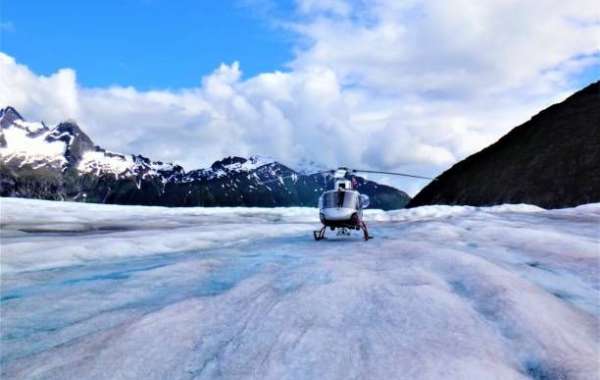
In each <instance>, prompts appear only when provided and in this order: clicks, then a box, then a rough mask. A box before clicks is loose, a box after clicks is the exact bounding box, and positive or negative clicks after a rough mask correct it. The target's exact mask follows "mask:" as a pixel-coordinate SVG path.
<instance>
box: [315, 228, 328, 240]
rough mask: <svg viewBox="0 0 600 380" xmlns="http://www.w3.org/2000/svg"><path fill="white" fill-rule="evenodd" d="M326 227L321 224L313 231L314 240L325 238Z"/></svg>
mask: <svg viewBox="0 0 600 380" xmlns="http://www.w3.org/2000/svg"><path fill="white" fill-rule="evenodd" d="M326 228H327V227H326V226H323V227H322V228H321V229H320V230H318V231H313V236H314V237H315V240H323V239H325V229H326Z"/></svg>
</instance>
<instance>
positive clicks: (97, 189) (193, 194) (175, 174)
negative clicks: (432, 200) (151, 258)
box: [0, 107, 409, 209]
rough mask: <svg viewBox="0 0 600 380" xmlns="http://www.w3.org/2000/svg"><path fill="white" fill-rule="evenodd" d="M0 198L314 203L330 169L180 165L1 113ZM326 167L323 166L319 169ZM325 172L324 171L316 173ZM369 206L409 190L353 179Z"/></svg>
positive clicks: (259, 160)
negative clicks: (187, 168)
mask: <svg viewBox="0 0 600 380" xmlns="http://www.w3.org/2000/svg"><path fill="white" fill-rule="evenodd" d="M0 126H1V128H0V195H1V196H16V197H24V198H41V199H68V200H80V201H88V202H99V203H115V204H140V205H165V206H314V205H316V202H317V199H318V196H319V195H320V194H321V192H322V191H323V190H325V189H327V188H328V187H329V186H331V183H332V178H331V177H330V176H329V175H327V174H310V173H311V172H312V173H314V172H315V170H311V168H314V167H315V164H314V163H308V162H307V163H306V164H305V165H301V166H302V168H301V169H300V170H298V171H295V170H293V169H291V168H289V167H288V166H286V165H283V164H281V163H279V162H277V161H275V160H274V159H272V158H269V157H263V156H251V157H249V158H243V157H235V156H233V157H227V158H224V159H222V160H220V161H216V162H215V163H213V164H212V165H211V166H210V167H209V168H204V169H197V170H191V171H187V172H186V171H185V170H184V169H183V167H181V166H180V165H176V164H173V163H165V162H161V161H152V160H151V159H149V158H147V157H144V156H141V155H134V154H121V153H116V152H111V151H108V150H106V149H103V148H101V147H99V146H97V145H95V144H94V143H93V142H92V140H91V139H90V138H89V137H88V136H87V135H86V134H85V133H84V132H83V131H82V130H81V128H80V127H79V126H78V125H77V124H76V123H75V122H74V121H67V122H63V123H60V124H58V125H57V126H55V127H52V128H51V127H49V126H47V125H46V124H44V123H43V122H29V121H26V120H25V119H24V118H23V117H22V116H21V115H20V114H19V113H18V112H17V111H16V110H15V109H14V108H12V107H6V108H4V109H2V110H0ZM320 169H322V168H320ZM317 171H321V170H317ZM356 179H357V182H358V186H359V190H361V191H362V192H365V193H366V194H368V195H369V196H370V197H371V204H372V207H375V208H383V209H394V208H402V207H404V205H405V204H406V203H407V202H408V201H409V197H408V196H407V195H406V193H404V192H402V191H400V190H397V189H394V188H392V187H389V186H384V185H378V184H376V183H375V182H371V181H366V180H364V179H362V178H360V177H356Z"/></svg>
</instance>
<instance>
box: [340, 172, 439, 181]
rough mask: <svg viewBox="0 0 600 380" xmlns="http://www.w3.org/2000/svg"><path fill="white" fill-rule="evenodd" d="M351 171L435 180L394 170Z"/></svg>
mask: <svg viewBox="0 0 600 380" xmlns="http://www.w3.org/2000/svg"><path fill="white" fill-rule="evenodd" d="M351 172H352V173H373V174H389V175H398V176H402V177H411V178H420V179H429V180H432V181H435V180H436V178H430V177H423V176H420V175H414V174H407V173H395V172H380V171H377V170H361V169H352V170H351Z"/></svg>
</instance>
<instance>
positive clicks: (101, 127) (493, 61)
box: [0, 0, 600, 192]
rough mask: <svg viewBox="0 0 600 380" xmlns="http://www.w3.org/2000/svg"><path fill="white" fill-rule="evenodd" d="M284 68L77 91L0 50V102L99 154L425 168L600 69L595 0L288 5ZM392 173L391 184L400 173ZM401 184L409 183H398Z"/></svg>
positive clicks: (189, 164) (67, 73)
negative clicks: (62, 129) (183, 83)
mask: <svg viewBox="0 0 600 380" xmlns="http://www.w3.org/2000/svg"><path fill="white" fill-rule="evenodd" d="M297 10H298V18H296V21H294V22H293V23H289V22H288V23H283V24H284V25H287V26H288V27H290V28H291V29H292V30H294V31H295V32H296V33H298V35H299V37H300V39H299V41H300V42H299V44H298V46H297V53H296V56H295V59H294V60H293V61H292V62H290V64H289V68H290V71H288V72H269V73H263V74H260V75H257V76H254V77H252V78H248V79H243V78H242V71H241V68H240V65H239V64H238V63H237V62H235V63H233V64H230V65H227V64H222V65H221V66H220V67H219V68H217V69H216V70H215V71H214V72H213V73H211V74H209V75H207V76H205V77H204V78H202V80H201V82H199V85H198V86H197V87H194V88H189V89H181V90H176V91H173V90H164V91H139V90H136V89H135V88H131V87H108V88H86V87H83V86H81V85H80V84H78V83H77V80H76V73H75V71H74V70H72V69H62V70H59V71H58V72H56V73H54V74H53V75H50V76H48V77H45V76H40V75H37V74H36V73H34V72H32V71H31V70H30V69H28V68H27V67H26V66H24V65H22V64H19V63H17V62H15V61H14V59H13V58H11V57H10V56H7V55H5V54H1V55H0V66H1V67H0V72H1V73H2V75H1V76H0V104H2V105H7V104H10V105H13V106H15V107H16V108H17V109H19V110H20V111H22V113H23V115H24V116H25V117H27V118H29V119H33V120H35V119H43V120H45V121H47V122H49V123H56V122H59V121H61V120H64V119H66V118H73V119H76V120H77V121H78V122H79V123H80V125H81V126H82V127H83V128H84V130H85V131H87V132H88V133H89V134H90V136H91V137H92V138H93V140H94V141H95V142H96V143H98V144H100V145H102V146H104V147H106V148H108V149H111V150H116V151H121V152H132V153H142V154H144V155H147V156H150V157H152V158H154V159H162V160H169V161H175V162H179V163H183V164H184V166H185V167H186V168H188V169H191V168H195V167H200V166H205V165H208V164H210V163H211V162H212V161H213V160H216V159H219V158H221V157H223V156H226V155H230V154H237V155H248V154H251V153H261V154H266V155H271V156H274V157H275V158H278V159H280V160H282V161H284V162H294V161H297V160H300V159H312V160H318V161H322V162H323V163H325V164H327V165H338V164H345V165H355V166H361V167H368V168H382V169H388V170H390V169H396V170H403V171H407V169H410V170H413V171H417V172H421V173H423V174H425V175H435V174H438V173H439V172H440V171H441V170H443V169H445V168H447V167H448V166H449V165H450V164H452V163H453V162H455V161H457V160H459V159H462V158H464V157H465V156H466V155H468V154H471V153H473V152H475V151H477V150H479V149H481V148H482V147H484V146H485V145H487V144H489V143H491V142H493V141H495V140H496V139H498V138H499V137H500V136H501V135H503V134H504V133H506V132H507V131H508V130H509V129H510V128H512V127H514V126H516V125H517V124H519V123H521V122H523V121H526V120H527V119H528V118H529V117H530V116H532V115H533V114H534V113H536V112H538V111H539V110H540V109H541V108H543V107H545V106H547V105H549V104H551V103H552V102H555V101H558V100H561V99H562V98H564V96H566V95H567V94H568V93H570V92H572V91H573V90H575V88H574V85H573V83H574V81H573V79H574V78H576V77H577V74H578V73H580V72H582V71H583V70H584V69H586V68H589V67H597V66H600V8H599V7H597V4H596V3H595V1H586V0H580V1H573V2H562V1H555V0H547V1H543V2H537V1H535V2H534V1H528V2H523V1H505V0H502V1H501V0H497V1H487V2H485V3H482V2H472V1H466V0H455V1H444V2H439V1H430V2H424V1H417V0H411V1H395V0H379V1H373V2H369V3H367V2H362V1H361V2H346V1H342V0H331V1H313V0H299V1H298V7H297ZM403 184H404V183H403ZM410 188H411V190H412V191H411V192H414V191H415V190H416V189H417V188H418V185H411V187H410Z"/></svg>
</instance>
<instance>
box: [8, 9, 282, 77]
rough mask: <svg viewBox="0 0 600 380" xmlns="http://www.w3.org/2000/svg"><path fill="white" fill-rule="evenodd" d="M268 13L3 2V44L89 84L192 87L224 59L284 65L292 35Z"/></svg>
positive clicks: (255, 65)
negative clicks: (71, 72)
mask: <svg viewBox="0 0 600 380" xmlns="http://www.w3.org/2000/svg"><path fill="white" fill-rule="evenodd" d="M290 6H291V5H290V4H287V3H285V2H280V3H278V4H277V7H275V8H274V7H272V6H271V7H269V12H277V13H285V12H286V8H289V7H290ZM264 11H265V10H264V9H263V8H261V7H257V4H254V5H253V4H252V3H248V2H242V1H194V0H178V1H166V0H124V1H65V0H57V1H43V0H39V1H31V0H24V1H23V0H21V1H18V0H2V22H3V23H4V25H5V27H4V31H3V33H2V50H3V51H4V52H6V53H8V54H10V55H11V56H13V57H15V58H16V59H17V60H18V61H21V62H25V63H27V65H28V66H29V67H30V68H31V69H32V70H34V71H35V72H37V73H39V74H44V75H49V74H51V73H53V72H55V71H56V70H58V69H60V68H62V67H71V68H74V69H76V70H77V75H78V80H79V82H80V83H81V84H83V85H85V86H91V87H97V86H107V85H112V84H119V85H124V86H135V87H136V88H139V89H151V88H179V87H192V86H197V85H198V84H199V82H200V78H201V76H202V75H204V74H206V73H209V72H211V71H213V70H214V69H215V68H216V67H218V66H219V64H221V63H222V62H226V63H232V62H234V61H239V62H240V63H241V64H242V65H243V71H244V75H245V76H253V75H255V74H257V73H260V72H266V71H272V70H276V69H284V64H285V63H286V62H288V61H290V60H291V58H292V48H291V46H292V45H291V42H292V35H291V34H290V33H287V32H285V31H284V30H282V29H275V26H274V25H273V23H272V22H271V21H270V20H268V19H266V18H264V17H263V13H264Z"/></svg>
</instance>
